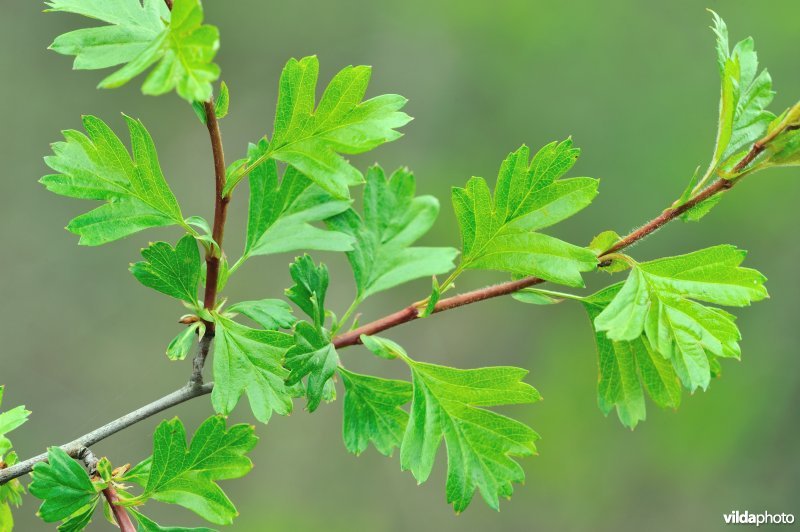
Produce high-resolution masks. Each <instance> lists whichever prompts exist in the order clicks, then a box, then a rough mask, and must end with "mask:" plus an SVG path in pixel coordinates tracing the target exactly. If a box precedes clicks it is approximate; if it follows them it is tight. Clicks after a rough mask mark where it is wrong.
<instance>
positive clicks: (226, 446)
mask: <svg viewBox="0 0 800 532" xmlns="http://www.w3.org/2000/svg"><path fill="white" fill-rule="evenodd" d="M257 442H258V438H257V437H256V436H255V428H254V427H253V426H252V425H245V424H241V425H234V426H232V427H231V428H229V429H227V430H226V429H225V419H224V418H223V417H222V416H214V417H210V418H208V419H207V420H206V421H204V422H203V424H202V425H200V427H199V428H198V429H197V431H196V432H195V434H194V437H193V438H192V442H191V445H189V446H188V447H187V445H186V429H185V428H184V426H183V423H181V421H180V420H179V419H178V418H174V419H172V420H170V421H164V422H162V423H161V424H160V425H159V426H158V427H156V430H155V433H154V434H153V455H152V456H151V457H150V458H147V459H146V460H144V461H143V462H141V463H140V464H139V465H137V466H136V467H134V468H133V469H131V471H130V472H129V473H128V475H127V476H126V477H125V478H124V479H123V480H128V481H130V482H134V483H136V484H139V485H141V486H142V487H143V488H144V491H143V493H142V494H141V495H139V496H138V497H136V498H135V499H133V500H131V501H128V504H130V505H132V506H133V505H140V504H142V503H144V502H145V501H147V500H150V499H152V500H157V501H161V502H165V503H168V504H177V505H179V506H183V507H184V508H187V509H189V510H191V511H193V512H195V513H196V514H197V515H199V516H200V517H202V518H203V519H205V520H207V521H210V522H212V523H214V524H218V525H229V524H231V523H232V522H233V518H234V517H236V515H238V514H237V511H236V507H235V506H234V505H233V503H232V502H231V501H230V499H228V497H227V496H226V495H225V493H224V492H223V491H222V489H221V488H220V487H219V485H218V484H217V481H220V480H228V479H234V478H241V477H243V476H245V475H246V474H247V473H248V472H249V471H250V470H251V469H252V468H253V463H252V462H251V461H250V459H249V458H247V456H246V455H247V453H249V452H250V451H251V450H253V448H254V447H255V445H256V443H257ZM137 520H138V519H137ZM146 530H147V529H146Z"/></svg>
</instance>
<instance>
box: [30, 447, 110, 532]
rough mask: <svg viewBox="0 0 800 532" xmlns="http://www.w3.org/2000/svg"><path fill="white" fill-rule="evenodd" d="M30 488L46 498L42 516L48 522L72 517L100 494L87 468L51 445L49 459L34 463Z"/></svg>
mask: <svg viewBox="0 0 800 532" xmlns="http://www.w3.org/2000/svg"><path fill="white" fill-rule="evenodd" d="M29 489H30V492H31V495H33V496H34V497H37V498H39V499H42V500H43V501H44V502H43V503H42V506H41V507H40V508H39V516H40V517H41V518H42V519H43V520H44V521H45V522H46V523H53V522H55V521H59V520H62V519H67V518H69V517H70V516H71V515H72V514H73V513H75V512H76V511H78V510H80V509H81V508H83V507H84V506H86V505H88V504H91V503H92V502H93V501H95V500H96V499H97V497H98V496H99V493H98V490H97V488H96V487H95V485H94V484H92V480H91V479H90V478H89V474H88V473H86V470H85V469H84V468H83V467H81V465H80V464H78V462H76V461H75V460H73V459H72V458H70V456H69V455H68V454H67V453H66V452H64V450H63V449H61V448H60V447H50V448H49V449H48V450H47V462H40V463H38V464H36V465H35V466H34V468H33V482H32V483H31V485H30V488H29Z"/></svg>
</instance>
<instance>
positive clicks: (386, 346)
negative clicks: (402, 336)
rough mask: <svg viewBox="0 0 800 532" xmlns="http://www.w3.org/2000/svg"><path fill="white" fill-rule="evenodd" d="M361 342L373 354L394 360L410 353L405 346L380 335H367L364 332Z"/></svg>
mask: <svg viewBox="0 0 800 532" xmlns="http://www.w3.org/2000/svg"><path fill="white" fill-rule="evenodd" d="M359 338H360V339H361V343H362V344H364V347H366V348H367V349H369V350H370V351H372V353H373V354H375V355H377V356H379V357H381V358H385V359H386V360H394V359H395V358H398V357H401V358H406V357H407V356H408V354H407V353H406V351H405V349H403V347H402V346H401V345H400V344H398V343H396V342H393V341H392V340H389V339H388V338H381V337H380V336H367V335H366V334H362V335H361V336H360V337H359Z"/></svg>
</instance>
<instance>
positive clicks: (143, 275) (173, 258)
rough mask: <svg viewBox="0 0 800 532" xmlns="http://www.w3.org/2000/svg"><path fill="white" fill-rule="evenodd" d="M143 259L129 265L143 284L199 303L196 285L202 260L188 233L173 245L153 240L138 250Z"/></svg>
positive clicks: (196, 304)
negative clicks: (147, 245)
mask: <svg viewBox="0 0 800 532" xmlns="http://www.w3.org/2000/svg"><path fill="white" fill-rule="evenodd" d="M142 257H144V259H145V260H144V261H142V262H137V263H136V264H134V265H132V266H131V273H133V276H134V277H136V279H138V280H139V282H140V283H142V284H143V285H145V286H147V287H149V288H152V289H153V290H157V291H159V292H161V293H162V294H167V295H168V296H171V297H174V298H175V299H180V300H183V301H186V302H187V303H191V304H192V305H194V306H195V307H199V306H200V303H199V302H198V300H197V286H198V285H199V283H200V270H201V268H202V264H203V263H202V261H201V260H200V252H199V250H198V249H197V242H195V239H194V237H193V236H192V235H186V236H184V237H183V238H181V239H180V240H179V241H178V243H177V244H176V245H175V248H174V249H173V248H172V246H170V245H169V244H167V243H166V242H156V243H154V244H150V247H148V248H145V249H143V250H142Z"/></svg>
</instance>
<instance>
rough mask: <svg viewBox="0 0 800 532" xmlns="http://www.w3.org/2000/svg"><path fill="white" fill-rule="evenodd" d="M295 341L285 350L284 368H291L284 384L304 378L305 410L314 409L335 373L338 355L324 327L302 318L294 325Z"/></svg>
mask: <svg viewBox="0 0 800 532" xmlns="http://www.w3.org/2000/svg"><path fill="white" fill-rule="evenodd" d="M294 341H295V345H294V347H292V348H291V349H289V351H288V352H287V353H286V368H287V369H288V370H289V371H290V372H291V373H290V374H289V377H288V378H287V379H286V384H287V386H295V385H297V384H298V383H300V381H301V380H302V379H304V378H307V381H306V386H305V391H306V397H307V398H308V411H309V412H313V411H314V410H316V409H317V407H318V406H319V404H320V402H321V401H322V399H323V398H324V397H325V387H326V385H327V384H328V381H330V380H331V379H332V378H333V375H334V373H336V367H337V366H338V365H339V355H338V354H337V353H336V348H335V347H334V346H333V344H332V343H331V340H330V336H329V335H328V333H327V331H325V330H320V329H318V328H317V327H315V326H314V325H312V324H310V323H307V322H305V321H301V322H298V323H297V325H296V326H295V334H294Z"/></svg>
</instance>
